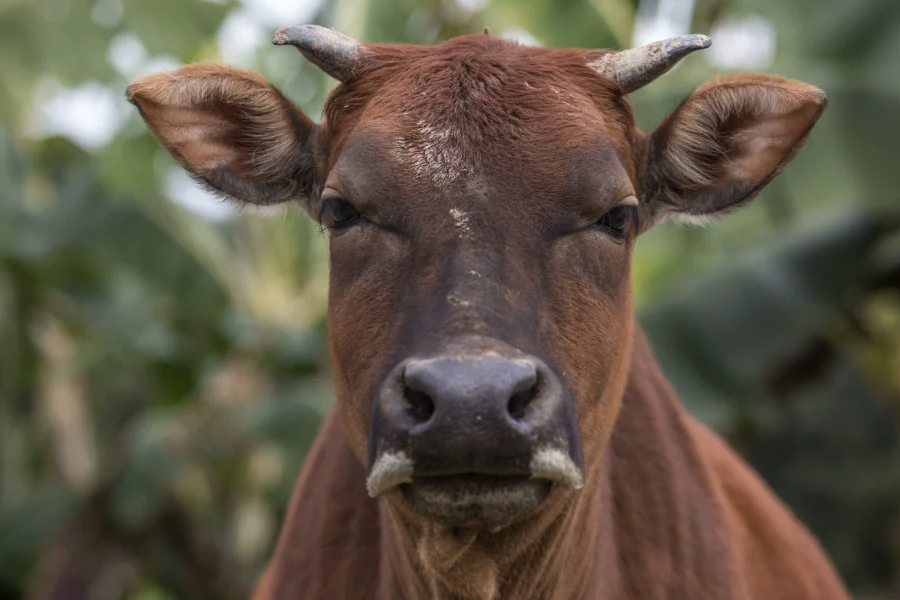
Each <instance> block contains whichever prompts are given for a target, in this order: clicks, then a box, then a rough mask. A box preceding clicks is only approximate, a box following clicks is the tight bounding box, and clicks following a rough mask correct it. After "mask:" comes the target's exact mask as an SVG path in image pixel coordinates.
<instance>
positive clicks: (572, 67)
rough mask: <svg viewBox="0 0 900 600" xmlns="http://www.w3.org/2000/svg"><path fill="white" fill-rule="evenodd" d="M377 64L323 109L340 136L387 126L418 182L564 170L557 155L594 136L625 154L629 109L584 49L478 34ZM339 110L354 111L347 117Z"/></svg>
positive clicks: (397, 153) (396, 156)
mask: <svg viewBox="0 0 900 600" xmlns="http://www.w3.org/2000/svg"><path fill="white" fill-rule="evenodd" d="M483 37H485V38H487V37H488V36H483ZM377 62H378V61H377V60H376V66H375V67H373V68H372V69H371V71H369V72H368V73H364V74H362V76H361V77H360V78H359V79H358V80H357V81H356V82H354V83H352V84H351V85H349V86H342V87H343V88H344V89H343V90H342V91H340V92H338V93H336V95H335V97H334V98H333V101H331V102H330V107H329V108H328V109H327V111H328V112H329V113H330V116H332V117H334V116H337V117H338V118H337V119H336V120H337V121H338V123H337V125H338V126H337V127H336V130H338V138H339V139H340V140H341V142H345V141H347V139H348V138H349V137H350V136H351V135H353V134H354V133H355V132H356V130H359V129H361V128H371V127H373V126H374V127H377V128H378V129H380V130H381V131H385V130H390V131H391V139H390V140H389V144H388V148H387V149H386V151H387V152H388V153H389V154H390V156H391V158H392V159H393V160H394V161H395V162H396V163H397V164H399V165H403V166H405V167H406V168H407V169H408V170H409V171H410V172H411V173H412V174H414V176H415V177H416V178H417V179H418V180H420V182H427V183H430V184H431V185H434V186H436V187H439V188H446V187H447V186H451V185H454V184H459V183H460V182H465V183H467V184H469V185H471V184H472V183H473V180H474V179H477V178H479V177H483V176H485V175H486V172H487V171H489V170H492V169H493V170H494V171H499V172H506V173H508V172H510V170H512V171H513V172H516V171H517V170H520V171H522V172H523V173H524V172H526V171H527V172H530V173H535V172H536V170H537V172H540V170H541V169H542V168H554V170H555V171H557V172H560V171H561V170H562V169H561V168H560V167H561V165H558V164H554V161H556V160H564V159H566V158H567V156H568V155H571V154H572V153H573V152H574V151H577V149H578V148H579V147H584V146H588V145H590V144H596V141H597V140H598V139H600V140H610V141H612V142H613V143H614V144H615V145H616V148H617V150H619V154H620V155H624V154H627V153H628V152H627V151H628V145H627V142H626V141H625V140H624V138H625V137H626V135H623V134H627V132H628V131H629V128H630V127H633V117H632V116H631V113H630V109H629V108H628V107H627V105H626V104H625V103H624V101H622V99H621V96H620V90H619V89H618V87H617V86H615V84H612V83H611V82H610V81H609V80H605V79H604V78H601V77H599V76H598V75H597V74H596V73H595V72H594V71H592V70H591V69H590V68H588V67H587V66H586V65H585V63H584V58H583V55H582V54H581V53H580V52H577V51H552V50H548V49H540V48H528V47H522V46H517V45H515V44H512V43H510V42H506V41H504V40H497V39H496V38H488V39H481V38H478V37H477V36H475V37H469V38H464V39H463V40H461V41H455V40H454V41H452V42H449V43H446V44H444V45H440V46H437V47H427V48H424V49H419V48H415V49H409V50H408V51H407V53H405V54H400V55H393V56H392V57H391V58H390V60H385V63H384V64H383V65H378V64H377ZM343 107H353V108H351V109H350V112H353V111H356V113H357V114H355V115H353V116H351V117H350V118H349V119H348V118H346V116H347V115H341V112H342V108H343ZM342 122H343V123H349V124H350V126H349V127H343V128H342V127H341V126H340V125H341V123H342ZM341 129H343V131H339V130H341Z"/></svg>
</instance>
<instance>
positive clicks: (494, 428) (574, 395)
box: [128, 26, 825, 529]
mask: <svg viewBox="0 0 900 600" xmlns="http://www.w3.org/2000/svg"><path fill="white" fill-rule="evenodd" d="M275 41H276V43H280V44H292V45H295V46H297V47H298V48H299V49H300V50H301V51H302V52H303V53H304V54H305V55H306V56H307V57H308V58H309V59H311V60H312V61H313V62H315V63H316V64H317V65H318V66H319V67H321V68H323V69H324V70H325V71H326V72H328V73H329V74H330V75H332V76H334V77H336V78H338V79H340V80H341V85H340V86H339V87H338V88H337V89H336V90H335V92H334V93H333V94H332V95H331V97H330V98H329V100H328V103H327V106H326V119H325V122H324V123H323V124H322V125H316V124H314V123H313V122H312V121H311V120H310V119H309V118H308V117H307V116H306V115H304V114H303V113H302V112H301V111H300V110H298V109H297V108H296V107H295V106H294V105H293V104H291V102H290V101H288V100H287V99H286V98H285V97H284V96H283V95H282V94H281V93H279V92H278V91H277V90H276V89H275V88H273V87H272V86H271V85H270V84H268V83H267V82H266V81H264V80H263V79H262V78H261V77H259V76H258V75H255V74H252V73H249V72H246V71H241V70H237V69H232V68H228V67H222V66H197V65H193V66H187V67H184V68H182V69H180V70H178V71H177V72H174V73H164V74H158V75H152V76H149V77H145V78H142V79H140V80H138V81H136V82H135V83H134V84H133V85H132V86H131V87H130V88H129V90H128V97H129V99H130V100H131V101H132V102H133V103H134V104H136V105H137V107H138V108H139V110H140V112H141V115H142V116H143V118H144V119H145V121H146V122H147V125H148V126H149V128H150V129H151V131H152V132H153V133H154V134H155V135H156V137H157V138H159V140H160V142H161V143H162V144H163V145H164V146H165V147H166V148H167V149H168V150H169V151H170V152H171V153H172V154H173V155H174V156H175V157H176V158H177V159H178V160H179V162H180V163H181V164H182V165H183V166H184V167H185V169H187V170H188V171H189V172H190V173H191V174H192V175H194V176H195V177H196V178H197V179H198V180H199V181H201V182H203V183H205V184H206V185H207V186H208V187H209V188H211V189H212V190H215V191H216V192H218V193H219V194H221V195H222V196H224V197H226V198H231V199H236V200H238V201H240V202H248V203H253V204H272V203H280V202H290V201H296V202H298V203H299V204H300V205H301V206H302V207H303V208H304V209H305V210H306V211H307V212H308V213H309V214H310V215H311V217H312V218H313V219H315V220H317V221H319V222H321V223H322V225H324V226H325V227H327V228H328V229H329V230H330V231H331V234H330V251H331V283H330V285H331V287H330V303H329V319H330V320H329V323H330V341H331V350H332V355H333V359H334V375H335V381H336V389H337V395H338V402H339V410H340V414H341V417H342V421H343V424H344V428H345V430H346V432H347V435H348V438H349V441H350V443H351V445H352V447H353V450H354V452H355V453H356V455H357V456H358V457H359V459H360V460H361V461H363V462H364V463H365V464H366V465H367V474H368V475H367V476H368V480H367V483H368V489H369V492H370V493H371V494H372V495H373V496H379V495H386V496H387V497H388V498H389V500H390V502H391V503H393V505H395V506H397V507H403V508H402V510H405V511H408V512H409V513H410V514H414V515H418V516H419V517H425V518H426V519H427V520H429V521H431V522H438V523H442V524H444V525H448V526H452V527H487V528H489V529H496V528H497V527H501V526H504V525H507V524H510V523H513V522H515V521H518V520H521V519H524V518H526V517H527V516H528V515H531V514H533V513H534V512H535V511H537V510H541V509H542V508H541V507H546V506H547V505H552V504H553V501H551V500H550V498H551V497H553V498H555V499H556V500H555V501H560V502H562V501H564V500H565V498H566V497H567V495H569V494H571V493H572V491H571V490H572V489H577V488H580V487H582V486H583V485H585V484H586V483H587V484H590V483H591V481H592V478H596V472H597V465H598V463H599V461H600V459H601V456H602V454H603V449H604V446H605V445H606V442H607V440H608V439H609V436H610V433H611V430H612V427H613V423H614V421H615V418H616V414H617V412H618V410H619V406H620V402H621V398H622V395H623V391H624V387H625V384H626V379H627V376H628V372H629V359H630V343H631V339H632V330H633V322H634V320H633V314H632V301H631V285H630V278H629V271H630V261H631V252H632V244H633V242H634V240H635V238H636V236H637V235H638V234H639V233H640V232H642V231H645V230H646V229H648V228H649V227H651V226H652V225H653V224H655V223H657V222H659V221H660V220H661V219H663V218H665V217H674V218H677V219H683V220H687V221H706V220H708V219H710V218H712V217H715V216H717V215H720V214H722V213H725V212H727V211H730V210H732V209H735V208H737V207H739V206H741V205H742V204H744V203H746V202H747V201H749V200H750V199H751V198H752V197H753V196H754V195H755V194H756V193H758V192H759V190H760V189H761V188H762V187H763V186H764V185H765V184H766V183H767V182H768V181H769V180H771V179H772V178H773V177H774V176H775V175H776V174H778V173H779V172H780V171H781V169H782V168H783V167H784V165H785V164H786V163H787V161H788V160H790V158H791V157H792V156H793V154H794V153H795V151H796V150H797V149H798V148H799V146H800V145H801V144H802V142H803V140H804V139H805V137H806V135H807V133H808V132H809V130H810V128H811V127H812V125H813V124H814V123H815V121H816V120H817V118H818V117H819V115H820V114H821V111H822V109H823V107H824V105H825V97H824V94H823V93H822V92H821V91H820V90H818V89H816V88H814V87H811V86H809V85H805V84H803V83H799V82H796V81H789V80H786V79H781V78H777V77H771V76H760V75H757V76H742V77H734V78H730V79H723V80H719V81H713V82H710V83H707V84H706V85H704V86H702V87H701V88H699V89H698V90H696V91H695V92H694V93H693V94H691V95H690V97H688V98H687V99H686V100H685V101H684V102H683V103H682V104H681V105H680V106H679V107H678V108H677V109H675V111H674V112H673V113H672V114H671V115H670V116H669V117H668V118H666V120H665V121H664V122H663V123H662V124H661V125H659V127H657V128H656V129H655V130H654V131H653V132H652V133H650V134H644V133H642V132H640V131H639V130H638V129H637V127H636V125H635V121H634V117H633V115H632V112H631V110H630V108H629V105H628V103H627V101H626V98H625V94H626V93H627V92H629V91H632V90H634V89H636V88H637V87H640V86H641V85H643V84H646V83H648V82H649V81H650V80H652V79H653V78H654V77H656V76H658V75H660V74H662V73H663V72H664V71H666V70H667V69H668V68H669V67H671V66H672V64H674V62H675V61H676V60H677V59H679V58H680V57H681V56H683V55H685V54H687V53H688V52H690V51H692V50H695V49H699V48H702V47H705V46H707V45H708V43H709V42H708V39H706V38H704V37H703V36H688V37H686V38H680V39H676V40H669V41H667V42H661V43H657V44H653V45H651V46H648V47H644V48H639V49H635V50H629V51H625V52H619V53H615V52H608V51H583V50H554V49H546V48H535V47H527V46H521V45H518V44H516V43H514V42H510V41H505V40H502V39H498V38H495V37H491V36H489V35H477V36H468V37H462V38H457V39H453V40H450V41H448V42H446V43H443V44H441V45H437V46H432V47H414V46H402V45H375V44H371V45H365V44H360V43H358V42H355V41H353V40H350V39H349V38H346V37H344V36H341V35H339V34H336V33H334V32H331V31H329V30H325V29H322V28H317V27H311V26H303V27H296V28H289V29H286V30H282V31H281V32H279V33H278V34H277V35H276V38H275ZM410 509H412V510H410Z"/></svg>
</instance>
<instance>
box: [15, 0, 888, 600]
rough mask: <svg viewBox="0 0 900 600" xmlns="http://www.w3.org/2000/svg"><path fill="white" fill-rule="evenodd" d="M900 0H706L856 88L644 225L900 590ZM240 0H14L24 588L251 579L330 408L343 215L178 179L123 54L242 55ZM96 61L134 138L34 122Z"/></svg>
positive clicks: (799, 61) (567, 32) (783, 68)
mask: <svg viewBox="0 0 900 600" xmlns="http://www.w3.org/2000/svg"><path fill="white" fill-rule="evenodd" d="M898 7H900V4H898V3H897V2H896V1H895V0H866V1H865V2H856V3H846V2H840V1H838V0H824V1H823V0H800V1H798V2H782V1H779V0H754V2H747V1H745V0H708V1H698V3H697V7H696V15H695V22H694V29H695V30H696V31H707V30H708V29H709V28H710V26H711V25H712V24H713V23H714V22H715V21H716V20H717V19H719V18H720V17H722V16H738V17H740V16H745V15H749V14H760V15H762V16H764V17H766V18H767V19H768V20H769V21H770V22H771V23H772V24H773V25H774V26H775V28H776V39H777V42H778V51H777V52H776V54H775V62H774V64H772V65H771V66H770V67H769V70H770V71H771V72H774V73H778V74H782V75H788V76H794V77H798V78H801V79H804V80H807V81H810V82H812V83H814V84H817V85H819V86H821V87H823V88H824V89H826V90H827V91H828V92H829V96H830V100H831V104H830V108H829V109H828V111H827V112H826V114H825V117H824V118H823V119H822V121H821V123H820V125H819V126H817V128H816V129H815V130H814V132H813V134H812V136H811V138H810V140H809V142H808V144H807V148H806V149H805V150H804V151H803V152H801V153H800V155H799V156H798V157H797V159H796V160H795V161H794V163H793V164H792V165H791V166H790V167H789V168H788V170H787V171H786V173H785V174H784V175H782V176H781V177H779V178H778V179H777V180H776V181H775V182H774V183H773V184H772V185H771V186H770V187H769V188H768V189H767V191H766V192H765V193H764V194H763V196H762V197H761V198H760V199H758V200H757V201H756V202H755V203H754V204H753V205H752V206H750V207H748V208H747V209H744V210H743V211H742V212H740V213H739V214H737V215H734V216H731V217H729V218H728V219H725V220H724V221H722V222H721V223H718V224H717V225H716V226H714V227H711V228H710V229H706V230H688V229H684V228H679V227H675V226H671V225H664V226H661V227H658V228H657V229H655V230H654V231H652V232H650V233H648V234H646V235H645V236H643V237H642V239H641V240H640V241H639V242H638V244H637V257H636V264H635V275H634V279H635V286H636V296H637V298H638V302H639V305H640V315H641V320H642V322H643V324H644V326H645V328H646V330H647V333H648V335H649V336H650V338H651V340H652V342H653V345H654V347H655V348H656V351H657V355H658V357H659V359H660V361H661V363H662V365H663V367H664V369H665V371H666V372H667V373H668V374H669V376H670V377H671V378H672V379H673V382H674V384H675V386H676V387H677V388H678V390H679V391H680V393H681V395H682V398H683V400H684V402H685V403H686V405H687V406H688V407H689V408H690V409H691V410H692V411H694V413H695V414H697V415H698V416H700V417H701V418H703V419H704V420H706V421H707V422H709V423H711V424H712V425H714V426H715V427H716V428H717V429H719V430H720V431H722V432H723V433H724V434H725V435H727V436H728V437H729V438H730V440H731V441H732V442H733V443H734V444H735V445H736V446H737V447H738V448H739V450H741V451H742V452H743V453H744V454H745V456H746V457H747V458H748V459H749V460H751V462H752V463H753V464H754V465H755V466H756V467H757V468H758V469H760V471H761V473H762V474H763V475H764V477H765V478H766V479H767V481H769V482H770V484H771V485H772V486H773V487H774V488H775V489H776V491H777V492H778V493H779V494H780V495H781V496H782V497H783V498H784V499H785V500H786V501H787V502H788V503H789V504H790V505H791V506H792V508H793V509H794V510H795V511H796V512H797V513H798V514H799V515H800V517H801V518H802V519H803V520H804V521H805V522H807V523H808V524H809V525H810V526H811V527H812V528H813V530H814V531H815V532H816V533H817V534H818V535H819V536H820V538H821V539H822V541H823V543H824V544H825V545H826V547H827V549H828V551H829V552H830V553H831V555H832V556H833V557H834V559H835V560H836V562H837V564H838V566H839V568H840V570H841V571H842V573H843V574H844V576H845V577H846V578H847V580H848V581H849V582H850V583H851V584H852V585H853V586H854V589H855V590H857V591H858V592H859V594H860V597H863V594H865V595H866V596H865V597H868V598H873V599H874V598H886V597H888V594H889V592H890V590H892V589H893V590H896V589H897V585H898V584H900V582H898V581H897V573H898V566H900V554H898V550H897V549H898V547H900V545H898V540H900V537H898V533H897V530H896V523H897V522H898V521H897V518H898V513H897V508H898V506H900V468H898V465H900V460H898V451H900V439H898V432H897V425H898V408H900V404H898V397H900V375H898V374H900V359H898V356H900V294H898V288H900V231H898V229H900V207H898V204H897V200H898V198H897V195H896V183H897V175H896V168H895V167H894V164H893V163H894V155H895V152H893V145H894V143H895V142H894V140H896V139H897V138H898V134H900V121H898V119H900V117H898V115H900V106H898V104H900V83H898V82H900V80H898V79H897V77H896V73H898V72H900V45H898V41H897V40H900V35H898V31H900V8H898ZM237 8H238V4H237V3H236V2H228V1H221V2H209V1H203V0H191V1H182V0H161V1H154V2H146V1H139V0H90V1H88V0H29V1H25V0H0V123H3V125H0V181H2V182H3V186H0V600H6V599H7V598H24V597H28V598H34V599H40V600H50V599H53V598H59V597H63V595H64V594H67V596H65V597H79V598H80V597H88V596H89V597H91V598H97V599H100V600H105V599H119V598H124V599H128V600H163V599H168V598H192V599H193V598H198V599H203V598H210V599H213V598H215V599H225V600H228V599H231V598H235V599H237V598H245V597H247V595H248V590H249V589H250V587H251V586H252V583H253V581H254V579H255V577H256V576H257V575H258V574H259V572H260V569H261V566H262V565H263V563H264V561H265V559H266V557H267V556H268V554H269V552H270V550H271V547H272V544H273V543H274V539H275V534H276V532H277V527H278V523H279V522H280V519H281V517H282V516H283V513H284V510H285V508H286V506H287V503H288V499H289V494H290V489H291V486H292V485H293V481H294V478H295V476H296V474H297V473H298V471H299V469H300V467H301V465H302V461H303V458H304V455H305V453H306V451H307V449H308V447H309V445H310V443H311V441H312V438H313V436H314V434H315V430H316V427H317V426H318V423H319V422H320V420H321V418H322V416H323V415H324V414H325V412H326V411H327V410H328V409H329V407H330V403H331V398H332V391H331V388H330V384H329V383H328V382H329V376H328V353H327V344H326V323H325V295H326V289H327V282H326V277H327V264H326V263H327V260H326V256H327V251H326V243H325V239H324V236H322V235H320V234H319V233H318V232H317V230H316V227H315V226H314V225H313V224H312V223H310V222H309V221H308V220H307V219H304V218H303V217H302V216H301V215H299V214H293V213H289V214H285V215H283V216H282V217H278V218H263V217H260V216H256V215H251V214H238V215H237V216H236V217H235V218H233V219H231V220H227V221H223V222H210V221H206V220H203V219H201V218H199V217H197V216H195V215H193V214H191V213H189V212H187V211H186V210H185V209H183V208H181V207H179V206H178V205H176V204H175V203H172V202H170V201H169V200H167V199H166V198H165V197H164V196H163V194H162V189H163V187H164V186H163V181H164V180H165V178H166V176H167V174H168V173H169V172H170V171H171V170H172V169H174V168H175V165H174V162H173V161H172V160H171V159H170V158H169V157H168V156H167V155H166V154H165V152H164V151H162V150H161V149H160V148H159V146H158V144H157V143H156V142H155V141H154V140H152V139H151V137H150V136H149V135H148V134H147V132H146V131H145V129H144V127H143V126H142V125H141V123H140V122H139V119H137V118H136V116H135V115H134V114H133V111H132V110H131V109H130V107H128V106H127V105H126V104H125V101H124V98H123V97H122V92H123V91H124V88H125V86H126V85H127V83H128V79H129V78H130V77H131V76H133V75H134V74H135V73H136V72H137V71H140V69H141V68H142V67H140V66H136V67H135V68H134V69H132V70H134V71H135V73H131V72H127V73H122V72H120V71H119V70H117V68H115V67H114V66H113V64H112V63H111V62H110V57H111V53H114V51H111V50H110V48H114V49H115V48H118V50H115V51H116V52H121V48H120V46H116V45H115V44H114V42H116V41H118V42H121V40H122V39H123V38H122V36H123V35H131V36H133V37H134V39H137V40H140V44H142V45H143V51H144V52H146V54H147V57H149V58H151V59H153V60H157V61H159V60H161V59H164V58H166V57H168V60H174V61H180V62H189V61H196V60H208V59H216V58H217V55H218V50H217V44H216V35H217V32H218V31H219V29H220V27H221V25H222V22H223V20H224V19H225V17H226V16H227V15H228V14H231V13H232V11H234V10H237ZM636 14H637V2H634V1H633V0H615V1H613V0H609V1H606V0H604V1H600V0H565V1H564V2H559V1H557V0H553V1H551V0H516V1H515V2H513V1H511V0H494V1H493V2H491V3H485V6H484V7H483V8H481V9H477V10H474V11H471V10H469V9H466V8H464V7H463V5H462V4H459V3H456V2H454V1H451V0H426V1H424V2H412V1H411V0H396V1H393V2H383V3H375V2H370V1H367V0H338V1H337V2H334V3H331V4H326V5H323V7H322V9H321V10H320V14H319V15H318V16H317V17H316V19H317V22H323V23H326V24H331V25H334V26H336V27H338V28H340V29H342V30H344V31H346V32H348V33H350V34H351V35H354V36H357V37H360V38H362V39H367V40H372V41H411V42H415V43H430V42H432V41H435V40H437V39H443V38H446V37H449V36H452V35H457V34H461V33H469V32H475V31H479V30H480V29H481V28H482V27H483V26H484V25H488V26H490V27H491V28H492V31H493V32H494V33H500V34H502V33H503V32H504V31H507V30H510V31H513V30H524V31H527V32H529V33H530V34H532V35H533V36H535V37H536V38H537V39H538V40H539V41H540V42H542V43H544V44H547V45H558V46H582V47H605V46H617V45H621V44H626V43H628V42H629V38H630V34H631V28H632V26H633V19H634V18H635V15H636ZM797 23H803V24H804V26H803V27H802V28H797V26H796V24H797ZM285 24H287V23H285ZM246 62H247V64H248V65H249V66H253V67H255V68H258V69H259V70H261V71H262V72H263V73H264V74H266V75H267V76H268V77H270V79H272V81H273V82H275V83H276V84H277V85H279V87H281V88H282V89H283V90H284V91H285V92H286V93H287V94H288V95H289V96H291V97H292V98H295V99H296V100H297V101H298V102H299V103H300V104H301V105H302V106H303V108H304V109H305V110H307V112H308V113H309V114H311V115H313V116H315V115H317V114H318V113H319V112H320V108H321V106H322V103H323V101H324V98H325V95H326V94H327V92H328V90H329V89H331V86H332V85H333V84H332V83H331V82H330V81H329V80H328V79H327V78H326V77H325V76H324V75H323V74H321V73H320V72H319V71H318V70H316V69H315V68H313V67H311V66H310V65H309V64H307V63H306V62H305V61H302V60H301V59H300V57H299V56H298V55H297V54H296V53H295V52H290V51H286V50H284V49H277V48H269V47H263V48H260V49H258V50H256V51H255V52H253V53H251V55H250V56H248V57H247V59H246ZM126 71H127V69H126ZM714 71H716V69H714V68H712V67H710V65H709V64H708V63H707V62H706V61H705V60H704V59H703V58H702V57H699V56H698V57H692V58H691V59H689V60H687V61H685V63H684V64H683V65H681V66H680V67H679V68H678V70H677V71H676V73H675V74H672V75H669V76H667V77H664V78H663V79H661V80H660V81H659V82H657V83H655V84H654V85H653V86H650V87H648V88H647V89H646V90H642V91H640V92H638V93H636V94H635V95H634V98H633V104H634V106H635V109H636V111H637V114H638V117H639V120H640V122H641V124H642V125H643V126H644V127H645V128H652V127H653V126H654V125H655V123H657V122H658V121H659V120H660V119H661V118H662V117H663V116H664V115H665V114H666V113H668V112H669V111H670V110H671V109H672V108H674V106H676V105H677V103H678V102H680V101H681V100H682V99H683V98H684V97H685V96H686V95H687V94H688V93H690V91H691V90H692V89H693V88H694V87H695V86H696V85H697V84H699V83H700V82H702V81H703V80H704V79H705V78H706V77H708V76H710V75H711V74H712V73H713V72H714ZM86 82H96V83H97V84H98V85H108V86H110V88H111V89H113V90H115V93H116V95H117V97H118V98H120V99H119V100H118V104H116V110H121V111H122V114H128V115H130V116H129V117H128V119H127V120H126V121H125V123H124V125H123V126H122V127H121V128H120V129H119V130H118V131H117V133H116V135H115V136H114V137H113V138H112V139H111V140H110V141H109V142H108V143H107V144H105V145H102V147H100V148H96V149H93V150H91V151H86V150H84V149H82V148H80V147H79V146H77V145H76V144H74V143H72V142H71V141H69V140H67V139H64V138H61V137H47V138H44V137H41V136H39V135H36V134H35V126H34V124H35V123H36V122H37V121H39V112H40V111H39V102H41V101H43V100H46V98H47V95H48V94H50V93H52V91H53V90H54V89H56V88H58V87H59V86H71V87H74V86H78V85H81V84H83V83H86ZM67 118H71V119H78V118H80V117H79V116H78V115H76V114H72V115H70V116H67ZM210 202H214V201H213V200H210Z"/></svg>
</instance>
